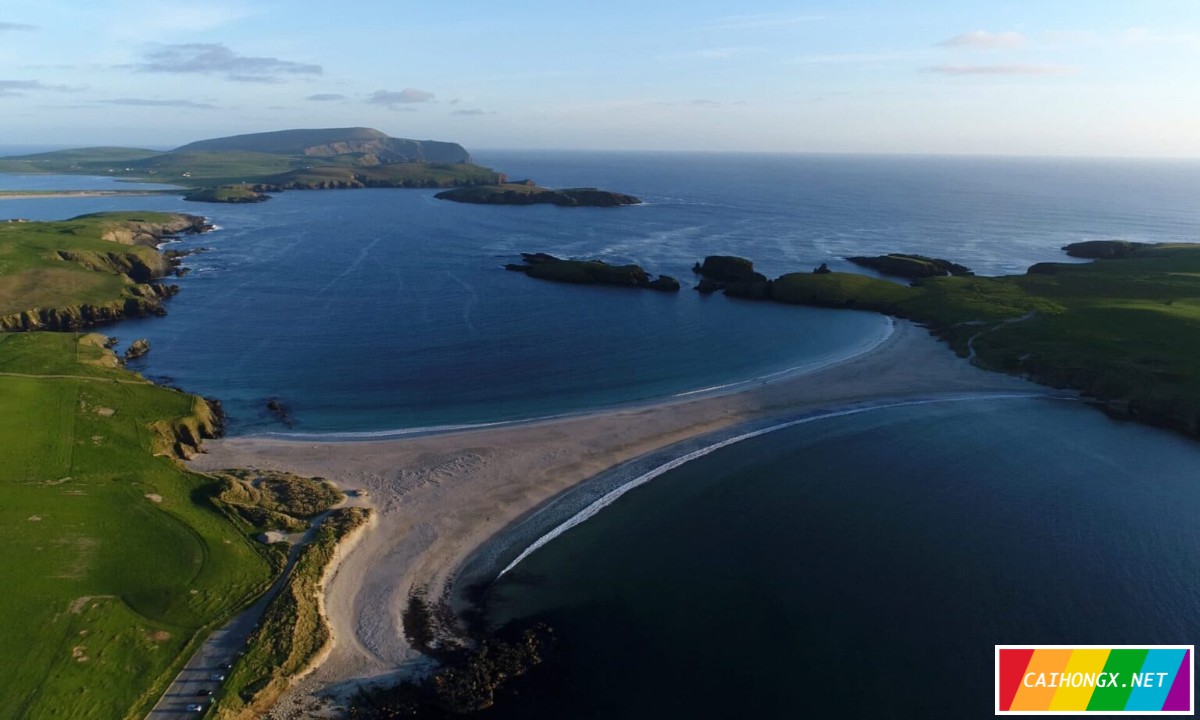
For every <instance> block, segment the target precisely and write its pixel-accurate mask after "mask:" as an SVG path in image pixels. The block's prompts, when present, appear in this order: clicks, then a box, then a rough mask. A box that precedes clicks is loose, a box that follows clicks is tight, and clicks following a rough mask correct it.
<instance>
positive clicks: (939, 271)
mask: <svg viewBox="0 0 1200 720" xmlns="http://www.w3.org/2000/svg"><path fill="white" fill-rule="evenodd" d="M846 260H848V261H850V262H852V263H854V264H855V265H859V266H861V267H865V268H870V269H872V270H874V271H875V272H878V273H881V274H883V275H894V276H896V277H902V278H907V279H909V280H916V279H919V278H927V277H945V276H946V275H973V274H974V273H972V272H971V269H970V268H968V267H966V266H965V265H959V264H958V263H953V262H950V261H949V260H942V259H941V258H931V257H926V256H924V255H906V254H904V253H888V254H887V255H876V256H874V257H864V256H861V255H858V256H855V257H848V258H846Z"/></svg>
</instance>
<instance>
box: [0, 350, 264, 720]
mask: <svg viewBox="0 0 1200 720" xmlns="http://www.w3.org/2000/svg"><path fill="white" fill-rule="evenodd" d="M106 352H107V351H105V350H104V349H103V347H102V343H101V342H99V341H97V339H96V338H95V337H94V336H93V337H89V338H86V339H85V341H84V342H82V343H81V338H80V336H77V335H75V334H71V333H21V334H4V335H0V407H3V408H4V410H5V412H3V413H0V556H2V557H3V561H2V565H3V567H4V568H5V569H6V573H7V577H8V581H7V582H6V583H5V592H4V593H2V594H0V657H4V658H7V659H13V660H15V659H20V661H19V662H15V663H12V664H6V669H5V679H4V692H0V717H5V718H45V717H63V718H98V719H101V718H102V719H106V720H107V719H112V718H127V717H129V718H133V717H140V716H141V715H142V714H144V712H145V711H146V710H148V708H149V706H150V705H152V704H153V702H154V700H155V699H156V696H157V692H159V691H161V689H162V688H163V687H164V686H165V685H166V684H167V683H168V682H169V680H170V679H171V677H172V676H173V675H174V673H175V672H176V670H177V669H178V667H180V666H181V665H182V663H183V662H184V661H185V660H186V653H187V651H188V650H189V649H190V647H191V646H192V643H193V641H194V640H195V639H196V638H197V634H198V633H199V632H200V631H201V630H203V629H205V628H207V627H210V626H212V625H213V624H214V623H216V622H218V621H220V620H223V619H224V618H226V617H228V616H229V615H230V614H232V613H233V612H234V611H236V610H237V609H239V608H240V607H242V606H243V605H245V604H246V603H247V602H248V601H249V600H250V599H251V598H252V597H253V596H254V595H255V594H257V593H258V592H260V591H261V590H262V589H263V588H264V587H265V585H266V584H267V583H268V582H269V580H270V575H271V570H270V566H269V564H268V562H267V561H266V560H265V559H264V557H263V554H262V553H261V552H260V551H259V550H258V549H256V548H255V547H254V546H253V545H252V544H251V542H250V541H249V540H248V539H247V538H246V537H245V535H243V534H242V533H240V532H238V530H237V529H236V528H235V527H234V525H233V524H232V523H230V522H229V520H228V519H227V518H226V517H225V516H224V515H223V514H222V513H221V512H220V511H218V510H217V509H216V508H215V506H214V505H213V504H212V502H211V498H212V496H213V495H214V494H215V493H216V492H217V491H218V488H219V485H218V483H217V482H215V481H213V480H211V479H209V478H206V477H203V476H199V475H195V474H192V473H188V472H186V471H185V470H183V469H182V468H181V467H180V465H179V464H178V463H177V462H175V461H174V460H173V459H171V458H169V457H162V456H155V455H154V454H153V452H154V451H155V450H156V449H161V448H163V447H166V446H168V445H169V444H170V443H169V442H168V441H164V438H162V437H160V436H158V434H157V433H156V432H155V430H153V429H152V426H154V425H160V426H161V425H171V424H175V423H178V422H180V421H181V420H182V419H184V418H186V417H187V416H189V415H191V414H192V413H193V412H194V411H195V408H196V399H195V398H194V397H193V396H190V395H187V394H185V393H181V392H177V391H173V390H168V389H165V388H161V387H158V386H155V385H152V384H150V383H148V382H145V381H143V380H141V379H140V378H138V377H137V376H136V375H134V374H132V373H129V372H127V371H125V370H123V369H121V368H119V367H115V365H116V363H115V361H114V360H113V359H112V358H111V354H107V355H106Z"/></svg>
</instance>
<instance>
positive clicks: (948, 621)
mask: <svg viewBox="0 0 1200 720" xmlns="http://www.w3.org/2000/svg"><path fill="white" fill-rule="evenodd" d="M1198 479H1200V446H1197V445H1196V444H1195V443H1192V442H1189V441H1187V440H1184V439H1182V438H1178V437H1175V436H1172V435H1169V434H1165V433H1161V432H1158V431H1155V430H1151V429H1147V428H1143V427H1138V426H1133V425H1127V424H1119V423H1115V422H1113V421H1111V420H1109V419H1107V418H1105V417H1104V416H1103V415H1101V414H1100V413H1097V412H1095V411H1093V410H1091V409H1089V408H1086V407H1084V406H1082V405H1081V404H1079V403H1077V402H1068V401H1051V400H1035V399H1006V400H972V401H964V402H953V403H936V404H928V405H915V406H905V407H893V408H884V409H878V410H873V411H870V412H864V413H861V414H856V415H852V416H844V417H833V418H829V419H825V420H819V421H815V422H811V423H808V424H804V425H800V426H797V427H794V428H791V429H786V430H780V431H778V432H776V433H772V434H769V435H764V436H762V437H759V438H755V439H753V440H747V441H745V442H743V443H739V444H736V445H733V446H730V447H727V448H724V449H721V450H718V451H716V452H714V453H712V454H711V455H708V456H706V457H704V458H702V459H699V460H696V461H693V462H691V463H688V464H686V465H684V466H682V467H680V468H678V469H675V470H672V471H671V472H669V473H667V474H665V475H662V476H661V477H659V478H658V479H656V480H654V481H652V482H651V483H649V484H648V485H645V486H642V487H641V488H638V489H636V490H633V491H631V492H630V493H628V494H627V495H625V496H623V497H622V498H621V499H619V500H617V501H616V502H615V503H614V504H612V505H611V506H609V507H608V508H607V509H605V510H604V511H603V512H601V513H599V514H597V515H596V516H595V517H594V518H592V519H591V520H589V521H588V522H586V523H584V524H582V525H579V526H577V527H575V528H574V529H572V530H570V531H568V532H567V533H565V534H563V535H562V536H561V537H559V538H558V539H557V540H555V541H554V542H551V543H549V544H547V545H546V546H544V547H543V548H541V549H540V550H538V551H537V552H535V553H533V554H532V555H530V556H529V557H528V558H526V559H525V560H524V561H522V562H521V563H520V564H519V565H517V566H516V568H514V569H513V570H512V571H510V573H509V574H507V575H505V576H503V577H502V578H501V579H500V580H499V581H498V582H497V583H496V584H495V585H494V586H493V588H492V590H491V592H490V594H489V604H490V618H491V620H492V622H494V623H497V624H499V623H503V622H506V621H508V620H512V619H523V620H529V619H531V618H543V619H547V620H549V621H550V622H551V624H552V625H553V626H554V627H556V628H557V629H558V631H559V633H560V635H561V636H562V638H563V642H562V647H563V651H562V657H560V658H558V659H557V660H556V662H555V664H554V665H553V666H552V668H551V669H550V670H549V672H548V673H547V674H545V675H543V676H542V677H541V678H540V681H539V682H537V683H535V684H533V685H530V686H525V687H523V688H521V692H520V693H519V694H518V695H516V696H515V697H512V698H508V703H506V704H505V705H503V707H504V709H503V710H502V711H501V712H500V713H498V715H497V716H498V717H505V718H508V717H512V718H518V717H519V718H530V719H533V718H559V717H566V716H568V715H567V713H569V716H570V717H579V718H612V719H624V718H631V719H632V718H668V717H669V718H675V717H695V718H722V717H796V716H813V717H844V718H879V717H890V718H931V717H960V718H983V717H990V716H991V715H992V700H993V694H992V676H993V667H992V662H993V645H995V644H1039V643H1040V644H1071V643H1074V644H1104V643H1112V644H1138V643H1162V644H1167V643H1193V642H1195V640H1196V638H1197V637H1200V604H1198V603H1197V602H1196V599H1197V597H1198V595H1197V584H1196V583H1197V577H1200V526H1198V525H1197V524H1196V522H1195V517H1196V514H1197V512H1198V511H1200V483H1198V482H1197V480H1198Z"/></svg>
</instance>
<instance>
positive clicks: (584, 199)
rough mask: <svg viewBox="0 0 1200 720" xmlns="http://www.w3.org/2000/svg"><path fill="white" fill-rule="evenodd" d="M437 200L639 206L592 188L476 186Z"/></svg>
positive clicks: (624, 197)
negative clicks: (551, 188)
mask: <svg viewBox="0 0 1200 720" xmlns="http://www.w3.org/2000/svg"><path fill="white" fill-rule="evenodd" d="M434 197H436V198H437V199H439V200H450V201H452V202H460V203H473V204H477V205H557V206H559V207H620V206H622V205H640V204H641V202H642V201H641V200H639V199H638V198H636V197H634V196H632V195H625V194H623V193H617V192H610V191H607V190H597V189H596V188H568V189H565V190H550V189H548V188H539V187H536V186H532V187H531V186H530V185H527V184H516V183H510V184H506V185H478V186H474V187H461V188H455V189H454V190H447V191H445V192H440V193H438V194H437V195H434Z"/></svg>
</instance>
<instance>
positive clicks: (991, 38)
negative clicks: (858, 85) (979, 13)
mask: <svg viewBox="0 0 1200 720" xmlns="http://www.w3.org/2000/svg"><path fill="white" fill-rule="evenodd" d="M1025 43H1026V40H1025V36H1024V35H1022V34H1021V33H1019V32H999V33H994V32H988V31H987V30H976V31H974V32H969V33H963V34H962V35H955V36H954V37H952V38H950V39H949V40H943V41H942V42H940V43H938V45H940V46H942V47H974V48H984V49H987V50H1010V49H1012V48H1019V47H1022V46H1024V45H1025Z"/></svg>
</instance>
